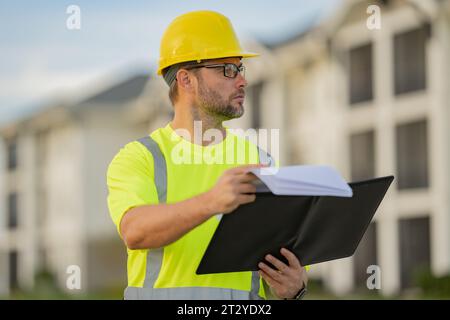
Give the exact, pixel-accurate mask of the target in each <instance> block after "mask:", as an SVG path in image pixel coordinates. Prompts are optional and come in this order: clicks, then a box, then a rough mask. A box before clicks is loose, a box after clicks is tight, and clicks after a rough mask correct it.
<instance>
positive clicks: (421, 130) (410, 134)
mask: <svg viewBox="0 0 450 320" xmlns="http://www.w3.org/2000/svg"><path fill="white" fill-rule="evenodd" d="M396 134H397V175H398V177H397V178H398V179H397V182H398V187H399V189H409V188H426V187H428V144H427V122H426V120H421V121H418V122H412V123H407V124H402V125H399V126H397V130H396Z"/></svg>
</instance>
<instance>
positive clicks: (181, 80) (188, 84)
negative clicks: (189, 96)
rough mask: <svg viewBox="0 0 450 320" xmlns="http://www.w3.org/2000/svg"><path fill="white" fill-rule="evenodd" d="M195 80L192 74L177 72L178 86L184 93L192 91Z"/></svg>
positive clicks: (181, 70) (185, 71) (184, 71)
mask: <svg viewBox="0 0 450 320" xmlns="http://www.w3.org/2000/svg"><path fill="white" fill-rule="evenodd" d="M196 80H197V79H195V77H194V76H193V75H192V73H189V72H188V71H187V70H184V69H180V70H178V72H177V82H178V85H179V86H180V88H182V89H183V90H185V91H193V90H194V84H195V83H196Z"/></svg>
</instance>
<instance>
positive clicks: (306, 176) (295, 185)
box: [250, 165, 353, 197]
mask: <svg viewBox="0 0 450 320" xmlns="http://www.w3.org/2000/svg"><path fill="white" fill-rule="evenodd" d="M265 169H270V168H263V169H259V168H253V169H251V170H250V172H252V173H253V174H255V175H256V176H257V177H258V178H259V179H260V180H261V182H262V184H261V183H256V184H257V192H267V191H269V190H270V191H271V192H272V193H274V194H276V195H308V196H336V197H351V196H353V191H352V189H351V188H350V186H349V185H348V184H347V182H346V181H345V180H344V179H343V178H342V177H341V175H340V174H339V172H337V171H336V170H335V169H334V168H332V167H330V166H311V165H306V166H287V167H279V168H276V169H277V170H273V171H272V172H269V173H272V174H268V171H267V170H265Z"/></svg>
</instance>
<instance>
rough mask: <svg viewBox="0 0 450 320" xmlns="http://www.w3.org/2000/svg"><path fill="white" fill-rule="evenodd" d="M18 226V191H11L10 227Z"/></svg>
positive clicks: (9, 202) (9, 203) (9, 201)
mask: <svg viewBox="0 0 450 320" xmlns="http://www.w3.org/2000/svg"><path fill="white" fill-rule="evenodd" d="M16 227H17V193H10V194H9V196H8V228H9V229H15V228H16Z"/></svg>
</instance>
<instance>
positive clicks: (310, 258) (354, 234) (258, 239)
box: [196, 176, 394, 274]
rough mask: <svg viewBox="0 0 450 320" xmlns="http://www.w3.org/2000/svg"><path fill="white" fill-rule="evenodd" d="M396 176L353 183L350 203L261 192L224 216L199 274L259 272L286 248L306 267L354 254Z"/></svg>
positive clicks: (280, 257)
mask: <svg viewBox="0 0 450 320" xmlns="http://www.w3.org/2000/svg"><path fill="white" fill-rule="evenodd" d="M393 180H394V177H393V176H387V177H381V178H376V179H371V180H365V181H360V182H352V183H349V185H350V187H351V188H352V190H353V196H352V197H351V198H344V197H330V196H277V195H274V194H272V193H270V192H266V193H257V194H256V200H255V201H254V202H252V203H248V204H245V205H241V206H240V207H238V208H237V209H236V210H235V211H234V212H232V213H230V214H226V215H223V217H222V219H221V221H220V223H219V225H218V227H217V229H216V231H215V233H214V235H213V237H212V239H211V241H210V243H209V245H208V247H207V249H206V251H205V253H204V255H203V258H202V260H201V262H200V264H199V266H198V268H197V271H196V273H197V274H208V273H222V272H238V271H256V270H259V267H258V263H259V262H261V261H264V262H265V263H267V261H265V259H264V257H265V256H266V255H267V254H269V253H270V254H272V255H273V256H275V257H277V258H278V259H280V260H282V261H285V262H287V261H286V259H285V258H284V256H282V255H281V253H280V249H281V248H282V247H285V248H287V249H289V250H291V251H292V252H294V253H295V255H296V256H297V257H298V258H299V260H300V263H301V264H302V265H312V264H316V263H320V262H325V261H330V260H335V259H341V258H345V257H349V256H351V255H353V254H354V252H355V250H356V248H357V247H358V244H359V242H360V241H361V239H362V237H363V235H364V233H365V232H366V230H367V227H368V226H369V224H370V222H371V220H372V218H373V216H374V214H375V212H376V210H377V208H378V206H379V205H380V203H381V201H382V200H383V198H384V196H385V194H386V192H387V190H388V188H389V186H390V184H391V183H392V181H393Z"/></svg>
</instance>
